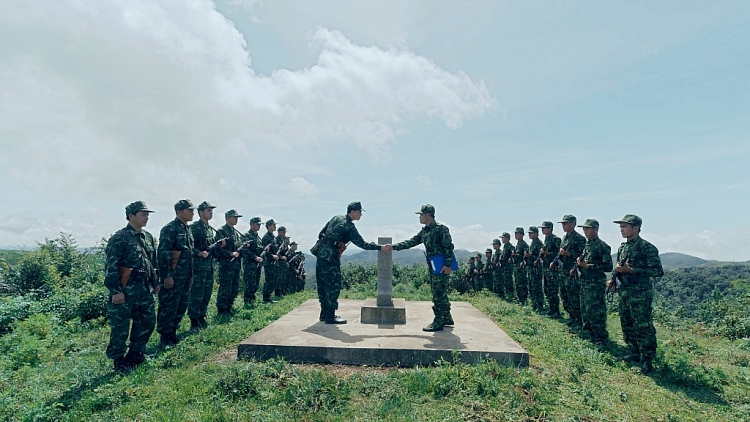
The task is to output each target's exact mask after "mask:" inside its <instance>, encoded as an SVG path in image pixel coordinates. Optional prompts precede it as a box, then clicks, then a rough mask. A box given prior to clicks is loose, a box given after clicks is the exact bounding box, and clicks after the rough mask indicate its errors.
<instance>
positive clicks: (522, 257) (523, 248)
mask: <svg viewBox="0 0 750 422" xmlns="http://www.w3.org/2000/svg"><path fill="white" fill-rule="evenodd" d="M524 234H525V233H524V230H523V227H516V231H515V233H514V235H515V238H516V249H515V250H514V251H513V260H514V261H515V263H514V264H513V279H514V281H515V288H516V297H517V298H518V302H519V303H520V304H521V305H522V306H523V305H526V299H528V297H529V279H528V277H527V276H526V255H527V253H528V252H529V244H528V243H526V241H525V240H523V236H524Z"/></svg>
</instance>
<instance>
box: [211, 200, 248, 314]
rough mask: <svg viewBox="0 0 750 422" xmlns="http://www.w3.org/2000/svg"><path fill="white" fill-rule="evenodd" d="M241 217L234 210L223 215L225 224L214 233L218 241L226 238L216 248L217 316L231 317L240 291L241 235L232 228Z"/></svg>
mask: <svg viewBox="0 0 750 422" xmlns="http://www.w3.org/2000/svg"><path fill="white" fill-rule="evenodd" d="M240 217H242V216H241V215H240V214H239V213H238V212H237V211H236V210H229V211H227V212H225V213H224V221H226V224H224V225H223V226H221V228H220V229H219V230H217V231H216V237H218V238H219V239H223V238H225V237H226V238H227V240H226V242H224V246H223V247H220V248H216V249H215V250H216V259H217V261H219V291H218V292H217V293H216V313H217V315H231V314H232V306H233V305H234V299H235V298H236V297H237V294H238V293H239V290H240V270H241V268H242V260H241V259H239V258H240V252H237V249H239V247H240V246H241V245H242V235H241V234H240V232H239V231H237V229H235V228H234V226H236V225H237V221H238V220H239V219H240Z"/></svg>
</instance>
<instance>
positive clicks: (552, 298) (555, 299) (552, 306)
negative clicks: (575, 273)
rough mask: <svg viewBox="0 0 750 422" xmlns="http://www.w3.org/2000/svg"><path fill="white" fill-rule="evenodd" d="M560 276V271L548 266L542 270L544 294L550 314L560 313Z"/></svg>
mask: <svg viewBox="0 0 750 422" xmlns="http://www.w3.org/2000/svg"><path fill="white" fill-rule="evenodd" d="M561 277H562V276H561V273H560V271H558V270H553V269H549V268H547V269H545V270H544V295H545V296H547V302H549V313H550V314H559V313H560V284H561V283H560V279H561Z"/></svg>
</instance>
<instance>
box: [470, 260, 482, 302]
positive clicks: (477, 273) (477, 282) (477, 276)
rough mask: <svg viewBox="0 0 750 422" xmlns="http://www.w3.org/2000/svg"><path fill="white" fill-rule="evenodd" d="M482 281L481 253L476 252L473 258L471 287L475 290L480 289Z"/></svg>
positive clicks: (478, 290)
mask: <svg viewBox="0 0 750 422" xmlns="http://www.w3.org/2000/svg"><path fill="white" fill-rule="evenodd" d="M483 281H484V262H482V254H480V253H478V254H477V255H476V258H475V259H474V282H473V283H472V286H471V288H472V289H473V290H474V291H475V292H480V291H482V282H483Z"/></svg>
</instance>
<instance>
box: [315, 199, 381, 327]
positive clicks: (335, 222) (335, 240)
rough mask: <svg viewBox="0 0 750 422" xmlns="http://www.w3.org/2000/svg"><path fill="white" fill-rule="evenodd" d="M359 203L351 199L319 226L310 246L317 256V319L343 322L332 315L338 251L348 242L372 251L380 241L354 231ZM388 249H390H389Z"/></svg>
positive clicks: (337, 288) (338, 289)
mask: <svg viewBox="0 0 750 422" xmlns="http://www.w3.org/2000/svg"><path fill="white" fill-rule="evenodd" d="M363 211H364V210H363V209H362V204H361V203H359V202H352V203H350V204H349V205H347V207H346V215H336V216H334V217H333V218H331V219H330V220H329V221H328V223H326V225H325V226H324V227H323V229H321V230H320V233H319V234H318V242H317V243H316V244H315V246H314V247H313V249H312V252H313V255H315V256H317V257H318V261H317V263H316V265H315V277H316V279H317V282H318V298H319V299H320V319H321V320H323V321H325V323H326V324H346V320H345V319H343V318H341V317H340V316H338V315H336V310H337V309H338V308H339V301H338V300H339V294H340V293H341V254H342V253H343V252H344V249H346V245H347V244H348V243H349V242H352V243H354V244H355V245H357V246H359V247H360V248H362V249H365V250H369V251H373V250H380V249H382V247H381V245H378V244H375V243H373V242H369V243H368V242H365V240H364V239H362V236H360V234H359V232H358V231H357V227H356V226H355V225H354V222H355V221H357V220H359V219H360V218H362V212H363ZM389 250H390V249H389Z"/></svg>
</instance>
